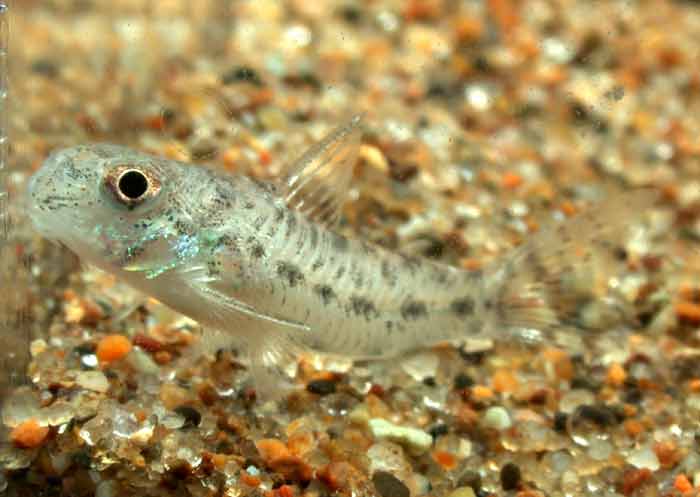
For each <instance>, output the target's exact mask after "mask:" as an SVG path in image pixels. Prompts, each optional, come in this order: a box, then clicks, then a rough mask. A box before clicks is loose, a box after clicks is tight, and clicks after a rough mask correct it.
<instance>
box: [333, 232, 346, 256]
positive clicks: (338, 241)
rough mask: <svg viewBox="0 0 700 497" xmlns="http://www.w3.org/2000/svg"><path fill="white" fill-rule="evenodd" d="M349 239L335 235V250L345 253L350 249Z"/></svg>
mask: <svg viewBox="0 0 700 497" xmlns="http://www.w3.org/2000/svg"><path fill="white" fill-rule="evenodd" d="M348 245H349V242H348V239H347V238H345V237H344V236H343V235H338V234H337V233H333V248H334V249H336V250H338V251H340V252H344V251H346V250H347V249H348Z"/></svg>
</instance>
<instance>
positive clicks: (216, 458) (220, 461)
mask: <svg viewBox="0 0 700 497" xmlns="http://www.w3.org/2000/svg"><path fill="white" fill-rule="evenodd" d="M227 461H228V458H227V457H226V455H225V454H212V456H211V462H212V464H213V465H214V467H215V468H217V469H223V468H224V466H226V462H227Z"/></svg>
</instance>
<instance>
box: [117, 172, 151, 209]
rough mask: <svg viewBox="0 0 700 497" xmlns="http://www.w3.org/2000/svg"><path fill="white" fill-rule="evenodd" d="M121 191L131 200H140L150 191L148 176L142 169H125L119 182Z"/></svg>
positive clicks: (118, 185)
mask: <svg viewBox="0 0 700 497" xmlns="http://www.w3.org/2000/svg"><path fill="white" fill-rule="evenodd" d="M117 187H118V188H119V193H121V194H122V195H124V196H125V197H126V198H128V199H129V200H132V201H134V200H138V199H139V198H140V197H142V196H143V195H145V194H146V192H147V191H148V178H146V175H145V174H143V173H142V172H141V171H138V170H136V169H131V170H129V171H124V172H123V173H122V175H121V176H120V177H119V181H118V182H117Z"/></svg>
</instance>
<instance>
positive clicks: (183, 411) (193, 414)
mask: <svg viewBox="0 0 700 497" xmlns="http://www.w3.org/2000/svg"><path fill="white" fill-rule="evenodd" d="M174 411H175V412H176V413H178V414H179V415H180V416H182V417H183V418H185V424H184V425H183V426H182V429H183V430H184V429H186V428H194V427H195V426H199V423H200V422H201V421H202V415H201V414H199V411H198V410H197V409H195V408H194V407H190V406H180V407H176V408H175V409H174Z"/></svg>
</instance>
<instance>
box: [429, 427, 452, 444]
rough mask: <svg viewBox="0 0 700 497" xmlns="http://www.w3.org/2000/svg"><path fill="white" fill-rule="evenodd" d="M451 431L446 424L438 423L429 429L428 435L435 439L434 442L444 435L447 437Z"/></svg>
mask: <svg viewBox="0 0 700 497" xmlns="http://www.w3.org/2000/svg"><path fill="white" fill-rule="evenodd" d="M449 431H450V429H449V428H448V427H447V425H446V424H444V423H438V424H436V425H433V426H431V427H430V428H429V429H428V433H430V436H431V437H433V440H435V439H436V438H438V437H441V436H443V435H447V433H448V432H449Z"/></svg>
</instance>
